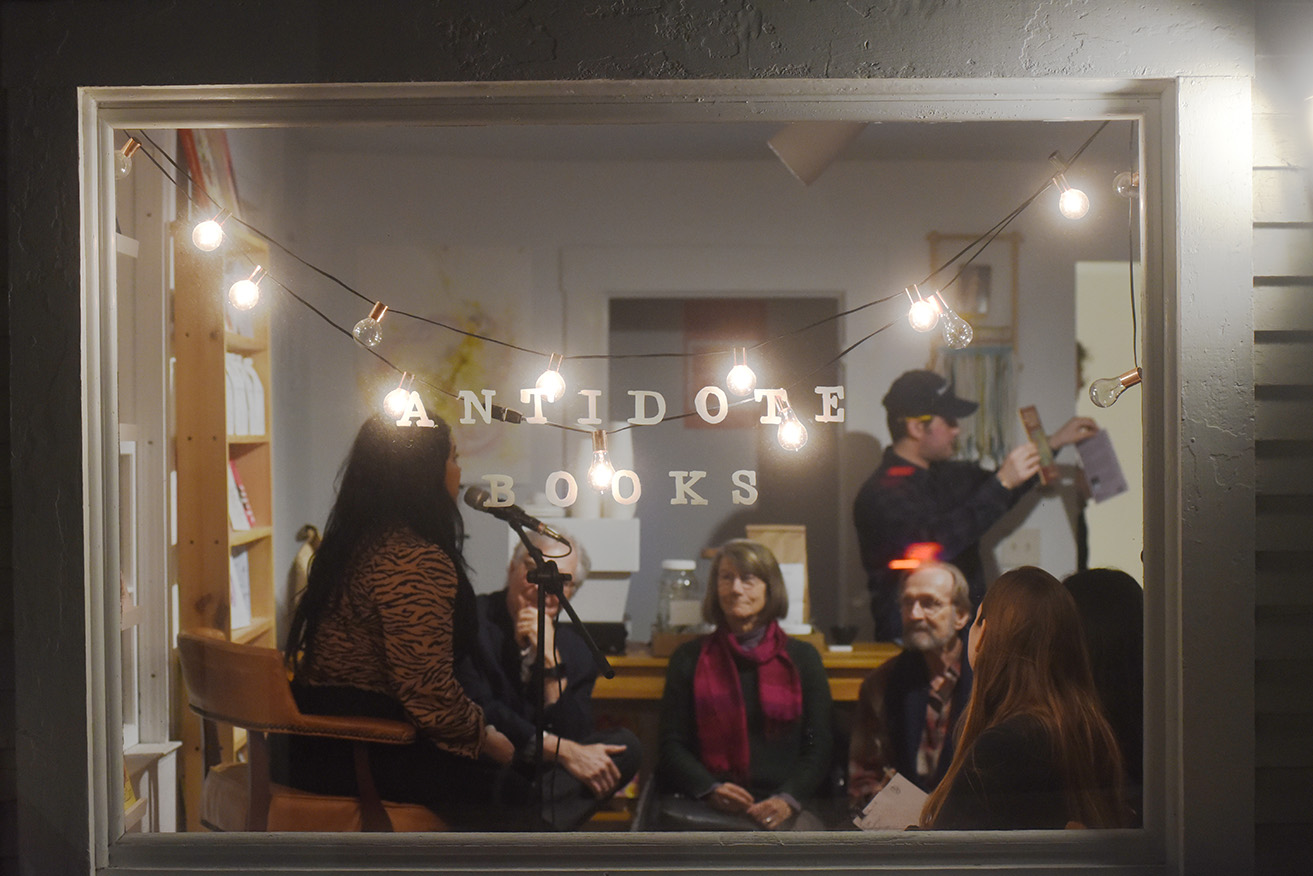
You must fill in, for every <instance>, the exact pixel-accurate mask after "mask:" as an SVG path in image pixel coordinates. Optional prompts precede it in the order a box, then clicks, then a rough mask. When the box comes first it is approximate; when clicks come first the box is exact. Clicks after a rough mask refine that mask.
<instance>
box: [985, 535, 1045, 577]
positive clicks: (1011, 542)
mask: <svg viewBox="0 0 1313 876" xmlns="http://www.w3.org/2000/svg"><path fill="white" fill-rule="evenodd" d="M995 556H997V558H998V565H999V568H1000V569H1013V568H1016V567H1017V566H1038V565H1039V564H1040V560H1039V530H1038V529H1034V528H1022V529H1018V530H1016V531H1015V532H1013V533H1012V534H1011V535H1009V536H1008V537H1007V538H1005V539H1004V540H1003V541H1001V542H999V543H998V548H997V550H996V551H995Z"/></svg>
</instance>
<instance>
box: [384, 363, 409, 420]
mask: <svg viewBox="0 0 1313 876" xmlns="http://www.w3.org/2000/svg"><path fill="white" fill-rule="evenodd" d="M414 383H415V375H413V374H411V373H410V372H409V371H402V372H401V382H400V383H398V384H397V388H396V389H394V390H392V391H391V392H389V393H388V394H387V395H385V396H383V412H384V413H385V414H387V415H388V416H389V417H391V418H392V419H394V420H399V419H401V415H402V414H404V413H405V412H406V409H407V408H409V407H410V388H411V386H412V385H414Z"/></svg>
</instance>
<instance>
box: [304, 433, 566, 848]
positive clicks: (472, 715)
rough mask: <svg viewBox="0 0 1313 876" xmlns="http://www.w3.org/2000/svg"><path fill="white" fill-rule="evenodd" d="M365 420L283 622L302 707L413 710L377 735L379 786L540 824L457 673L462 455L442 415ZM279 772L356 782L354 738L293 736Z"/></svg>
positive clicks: (488, 825) (349, 789)
mask: <svg viewBox="0 0 1313 876" xmlns="http://www.w3.org/2000/svg"><path fill="white" fill-rule="evenodd" d="M434 419H435V421H436V425H435V426H434V427H433V428H399V427H397V426H396V425H395V424H394V423H392V422H391V421H390V420H387V419H385V418H383V417H377V416H376V417H372V418H371V419H369V420H367V421H366V422H365V423H364V425H363V426H361V428H360V431H359V433H358V434H357V435H356V439H355V442H354V443H353V444H352V446H351V451H350V453H349V454H348V456H347V458H346V462H345V464H344V465H343V468H342V472H341V474H340V476H339V486H338V491H337V498H336V500H335V501H334V503H333V509H332V511H331V513H330V514H329V517H328V525H327V526H326V527H325V529H324V538H323V542H322V543H321V544H320V546H319V549H318V551H317V552H316V554H315V558H314V561H313V562H312V563H311V564H310V569H309V575H308V579H307V584H306V588H305V590H304V591H302V592H301V593H300V594H299V597H298V599H297V603H296V608H295V611H294V612H293V614H292V621H291V627H290V629H289V630H288V635H287V655H288V659H289V662H290V664H291V667H292V669H293V672H294V678H293V683H292V692H293V695H294V696H295V698H296V701H297V704H298V705H299V706H300V708H301V710H302V711H303V712H306V713H308V714H320V715H334V714H337V715H369V716H374V717H380V718H391V719H393V720H398V721H407V722H410V723H412V724H414V725H415V726H416V727H417V728H418V730H419V733H418V737H417V738H416V740H415V742H413V743H411V744H410V745H383V744H379V745H373V746H371V747H370V752H369V756H370V762H371V765H372V770H373V774H374V779H375V782H376V784H377V787H378V792H379V794H380V795H381V796H382V797H383V799H385V800H395V801H398V802H407V803H422V804H424V805H426V806H428V807H429V808H431V809H433V810H434V811H435V812H437V813H438V814H439V815H440V816H441V817H442V818H443V819H444V820H445V821H447V822H448V823H449V824H451V825H453V826H455V827H458V828H462V829H466V828H468V829H477V830H508V829H519V828H533V827H539V826H541V821H540V818H539V815H538V811H537V807H536V806H534V797H533V793H532V792H533V787H532V784H531V783H530V782H528V781H526V780H524V778H523V777H522V776H520V774H519V773H517V772H515V771H514V770H513V769H512V768H511V766H510V765H511V762H512V759H513V757H514V755H515V747H514V746H513V745H512V744H511V742H510V740H509V739H507V738H506V736H505V735H504V734H502V733H501V732H499V731H498V730H497V729H496V727H495V726H494V725H492V724H490V723H488V722H487V720H486V718H485V715H484V712H483V710H482V709H481V708H479V706H478V705H477V704H475V703H474V701H473V700H471V699H470V698H469V697H468V696H467V695H466V694H465V691H464V689H463V688H462V687H461V686H460V683H459V682H458V681H457V679H456V668H455V665H456V658H457V656H458V655H460V654H462V653H464V652H466V651H467V650H468V649H470V648H472V647H474V638H475V637H474V629H475V621H476V618H475V610H474V591H473V589H472V588H471V586H470V582H469V579H468V578H467V576H466V573H465V565H464V561H463V559H462V557H461V550H460V545H461V539H462V525H461V517H460V511H459V509H458V506H457V505H456V494H457V492H458V491H459V490H460V466H458V465H457V464H456V447H455V442H454V441H453V440H452V436H451V430H450V428H449V427H448V426H447V424H446V423H445V422H442V421H441V420H440V419H438V418H436V417H435V418H434ZM279 766H280V768H281V769H285V770H286V772H287V776H286V781H287V782H288V783H289V784H291V785H292V786H294V787H297V788H301V789H303V790H306V791H313V792H317V793H323V794H352V795H353V794H356V793H357V789H356V783H355V770H354V767H353V755H352V746H351V743H349V742H343V741H340V740H333V739H316V738H313V737H307V736H293V737H291V738H290V739H289V740H288V742H287V752H286V762H285V763H281V764H279Z"/></svg>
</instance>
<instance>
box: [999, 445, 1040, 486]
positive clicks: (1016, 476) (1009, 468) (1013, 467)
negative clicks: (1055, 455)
mask: <svg viewBox="0 0 1313 876" xmlns="http://www.w3.org/2000/svg"><path fill="white" fill-rule="evenodd" d="M1037 471H1039V448H1037V447H1036V446H1035V445H1034V444H1033V443H1032V442H1030V441H1027V442H1026V443H1025V444H1021V445H1018V446H1017V447H1014V448H1013V449H1012V452H1011V453H1009V454H1008V455H1007V458H1006V459H1004V460H1003V464H1002V465H1001V466H999V469H998V471H997V472H996V473H995V477H997V478H998V480H999V483H1001V484H1002V485H1003V486H1004V487H1005V488H1007V489H1009V490H1015V489H1016V488H1017V487H1019V486H1021V485H1022V484H1024V483H1025V482H1026V481H1028V480H1030V478H1031V476H1032V475H1034V474H1035V472H1037Z"/></svg>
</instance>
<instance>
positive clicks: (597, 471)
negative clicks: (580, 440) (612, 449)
mask: <svg viewBox="0 0 1313 876" xmlns="http://www.w3.org/2000/svg"><path fill="white" fill-rule="evenodd" d="M613 480H615V466H614V465H612V464H611V454H610V453H608V452H607V450H606V433H605V432H601V431H595V432H593V461H592V463H591V464H590V465H589V466H588V483H589V484H591V485H592V487H593V489H594V490H597V491H598V492H599V493H605V492H606V491H607V490H609V489H611V482H612V481H613Z"/></svg>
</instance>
